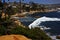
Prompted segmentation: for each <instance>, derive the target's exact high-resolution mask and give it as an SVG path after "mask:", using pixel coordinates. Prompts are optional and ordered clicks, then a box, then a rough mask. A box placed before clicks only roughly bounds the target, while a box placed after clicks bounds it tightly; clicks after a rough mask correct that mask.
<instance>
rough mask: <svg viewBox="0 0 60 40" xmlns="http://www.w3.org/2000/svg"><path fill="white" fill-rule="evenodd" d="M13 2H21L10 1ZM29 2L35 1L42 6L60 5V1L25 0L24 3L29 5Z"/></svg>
mask: <svg viewBox="0 0 60 40" xmlns="http://www.w3.org/2000/svg"><path fill="white" fill-rule="evenodd" d="M6 1H7V0H6ZM13 1H17V2H18V1H19V0H10V2H13ZM29 1H33V2H36V3H40V4H58V3H60V0H24V1H23V2H27V3H29Z"/></svg>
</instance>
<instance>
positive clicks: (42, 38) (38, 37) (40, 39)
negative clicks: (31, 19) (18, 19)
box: [0, 26, 51, 40]
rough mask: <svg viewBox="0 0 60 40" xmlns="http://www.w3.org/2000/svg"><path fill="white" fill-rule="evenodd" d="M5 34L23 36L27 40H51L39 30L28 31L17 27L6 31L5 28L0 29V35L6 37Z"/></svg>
mask: <svg viewBox="0 0 60 40" xmlns="http://www.w3.org/2000/svg"><path fill="white" fill-rule="evenodd" d="M6 34H20V35H25V36H26V37H28V38H31V39H33V40H51V38H50V37H48V36H47V35H46V34H45V33H44V32H43V31H42V30H40V29H39V28H34V29H31V30H30V29H29V28H23V27H21V26H17V27H15V28H11V29H10V30H8V28H6V27H5V26H1V27H0V35H6Z"/></svg>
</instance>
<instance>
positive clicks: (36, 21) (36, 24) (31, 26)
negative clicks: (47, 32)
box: [28, 16, 60, 29]
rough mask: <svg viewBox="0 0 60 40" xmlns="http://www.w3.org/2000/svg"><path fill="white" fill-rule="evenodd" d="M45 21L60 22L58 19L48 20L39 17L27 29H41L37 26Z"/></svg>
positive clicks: (47, 18)
mask: <svg viewBox="0 0 60 40" xmlns="http://www.w3.org/2000/svg"><path fill="white" fill-rule="evenodd" d="M46 21H60V18H49V17H45V16H44V17H41V18H38V19H36V20H35V21H34V22H32V23H31V24H30V25H29V26H28V27H29V29H31V28H34V27H42V26H39V25H40V24H41V23H42V22H46Z"/></svg>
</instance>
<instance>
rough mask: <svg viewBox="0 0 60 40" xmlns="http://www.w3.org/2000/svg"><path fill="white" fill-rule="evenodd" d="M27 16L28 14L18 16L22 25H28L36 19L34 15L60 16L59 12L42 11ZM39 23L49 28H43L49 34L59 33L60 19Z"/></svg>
mask: <svg viewBox="0 0 60 40" xmlns="http://www.w3.org/2000/svg"><path fill="white" fill-rule="evenodd" d="M27 16H28V17H27V18H20V19H19V20H20V21H21V22H22V24H23V25H25V26H27V27H28V25H30V24H31V23H32V22H33V21H35V20H36V19H37V18H35V16H40V17H43V16H46V17H50V18H60V12H43V13H42V12H40V13H35V14H32V15H27ZM40 25H42V26H46V27H50V28H51V29H49V30H44V31H45V32H48V33H50V34H51V35H60V21H45V22H42V23H41V24H40Z"/></svg>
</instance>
